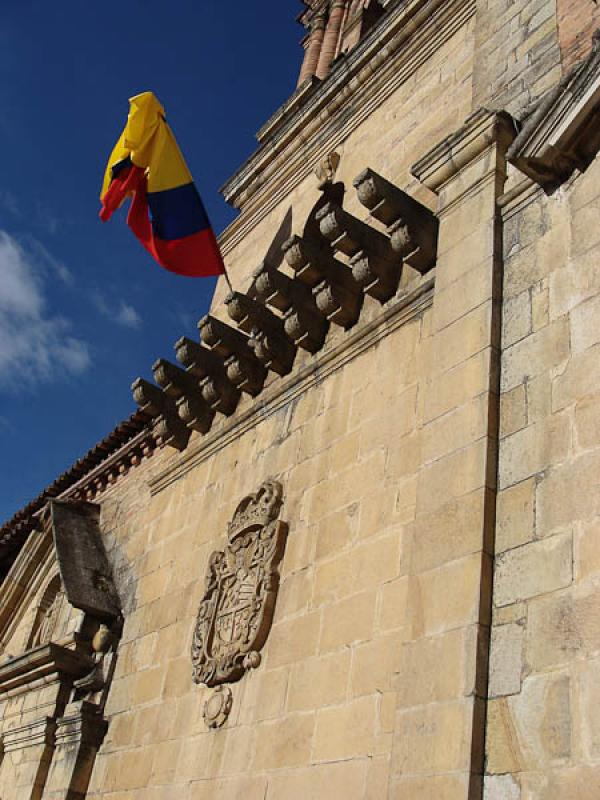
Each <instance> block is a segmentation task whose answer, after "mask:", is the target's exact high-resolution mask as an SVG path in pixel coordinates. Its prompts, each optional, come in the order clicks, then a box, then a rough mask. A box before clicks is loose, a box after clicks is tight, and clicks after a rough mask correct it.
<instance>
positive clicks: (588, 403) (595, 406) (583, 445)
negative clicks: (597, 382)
mask: <svg viewBox="0 0 600 800" xmlns="http://www.w3.org/2000/svg"><path fill="white" fill-rule="evenodd" d="M599 388H600V387H599ZM575 446H576V448H577V449H581V450H589V449H590V448H592V447H600V394H597V395H594V396H592V397H585V398H583V400H581V401H580V402H579V403H577V405H576V406H575Z"/></svg>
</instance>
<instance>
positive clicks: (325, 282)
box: [283, 236, 364, 328]
mask: <svg viewBox="0 0 600 800" xmlns="http://www.w3.org/2000/svg"><path fill="white" fill-rule="evenodd" d="M283 252H284V255H285V260H286V262H287V263H288V264H289V266H290V267H291V268H292V269H293V270H294V272H295V274H296V278H297V279H298V280H300V281H302V283H304V285H305V286H308V287H309V288H310V289H311V291H312V294H313V296H314V298H315V303H316V305H317V308H318V309H319V311H320V312H321V313H322V314H323V315H324V316H325V317H326V319H328V320H329V321H330V322H333V323H335V324H336V325H340V326H341V327H342V328H351V327H352V325H354V324H356V322H357V321H358V318H359V317H360V312H361V309H362V305H363V299H364V298H363V293H362V290H361V288H360V287H359V285H358V284H357V283H356V281H355V280H354V278H353V276H352V273H351V271H350V270H349V269H348V267H346V265H345V264H342V262H341V261H338V260H337V259H335V258H334V257H333V255H332V253H331V251H330V250H329V249H328V248H323V247H320V246H319V245H316V244H314V243H312V242H310V241H308V240H306V239H304V238H302V237H301V236H293V237H292V238H291V239H288V241H287V242H285V244H284V245H283Z"/></svg>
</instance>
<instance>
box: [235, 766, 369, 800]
mask: <svg viewBox="0 0 600 800" xmlns="http://www.w3.org/2000/svg"><path fill="white" fill-rule="evenodd" d="M367 769H368V762H367V760H366V759H360V760H359V759H354V760H351V761H342V762H339V763H337V764H334V763H332V764H315V765H313V766H310V767H307V768H305V769H298V770H292V771H284V772H276V773H274V774H272V775H270V776H269V788H268V791H267V794H266V800H281V798H286V800H319V798H325V797H330V798H338V797H339V798H344V800H364V797H365V795H364V792H365V780H366V775H367ZM369 774H370V772H369ZM369 783H370V781H369ZM381 796H382V795H380V797H381ZM240 797H241V796H240ZM244 797H245V795H244Z"/></svg>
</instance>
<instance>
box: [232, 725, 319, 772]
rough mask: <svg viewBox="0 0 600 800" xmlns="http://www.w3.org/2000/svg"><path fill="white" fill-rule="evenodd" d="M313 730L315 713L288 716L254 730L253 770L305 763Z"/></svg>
mask: <svg viewBox="0 0 600 800" xmlns="http://www.w3.org/2000/svg"><path fill="white" fill-rule="evenodd" d="M314 728H315V716H314V714H291V715H288V716H286V717H284V718H282V719H280V720H276V721H274V722H263V723H262V724H261V725H259V726H258V727H257V728H256V729H255V733H256V749H255V752H254V758H253V760H252V769H253V770H256V771H262V770H269V769H283V768H284V767H298V766H301V765H303V764H307V763H308V761H309V759H310V752H311V746H312V739H313V732H314ZM246 769H247V764H246Z"/></svg>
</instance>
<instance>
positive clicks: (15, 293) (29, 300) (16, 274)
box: [0, 231, 90, 389]
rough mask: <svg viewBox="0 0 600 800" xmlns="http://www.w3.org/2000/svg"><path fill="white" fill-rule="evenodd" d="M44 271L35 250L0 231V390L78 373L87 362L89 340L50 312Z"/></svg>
mask: <svg viewBox="0 0 600 800" xmlns="http://www.w3.org/2000/svg"><path fill="white" fill-rule="evenodd" d="M40 247H41V245H40ZM45 253H46V255H47V256H48V257H49V258H50V259H51V262H53V261H54V260H53V259H52V257H51V256H50V255H49V254H48V253H47V251H45ZM38 255H39V253H38ZM56 263H58V262H56ZM44 272H45V270H44V269H41V270H40V269H39V267H38V265H37V263H36V257H35V254H34V253H32V252H31V251H28V250H25V249H24V248H23V247H22V246H21V245H20V244H19V243H18V242H17V241H16V240H15V239H13V238H12V237H11V236H10V235H9V234H7V233H6V232H4V231H0V389H17V388H19V387H20V386H21V385H23V384H29V385H32V384H36V383H39V382H48V381H52V380H56V379H59V378H61V377H64V376H65V375H78V374H80V373H82V372H84V371H85V370H86V369H87V368H88V367H89V365H90V355H89V350H88V346H87V344H86V343H85V342H84V341H82V340H81V339H78V338H76V337H74V336H73V335H71V332H70V324H69V322H68V321H67V320H66V319H64V318H63V317H60V316H56V315H52V314H50V313H49V312H48V309H47V307H46V306H47V303H46V296H45V285H44Z"/></svg>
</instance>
